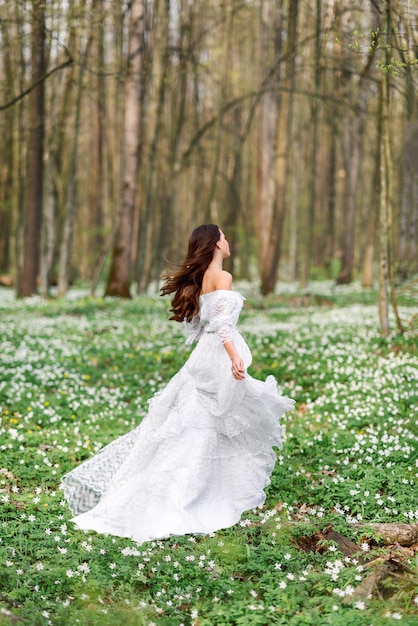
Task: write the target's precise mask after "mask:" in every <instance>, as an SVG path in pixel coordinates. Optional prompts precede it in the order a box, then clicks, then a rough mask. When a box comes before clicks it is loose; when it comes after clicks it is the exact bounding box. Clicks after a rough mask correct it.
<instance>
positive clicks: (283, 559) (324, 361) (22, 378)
mask: <svg viewBox="0 0 418 626" xmlns="http://www.w3.org/2000/svg"><path fill="white" fill-rule="evenodd" d="M242 287H243V291H244V292H245V293H246V295H247V302H246V306H245V309H244V312H243V315H242V318H241V326H240V328H241V330H242V332H243V334H244V335H245V337H246V339H247V340H248V343H249V344H250V346H251V348H252V352H253V366H252V372H251V373H252V374H253V375H254V376H255V377H257V378H264V377H265V376H266V375H267V374H270V373H272V374H274V375H275V376H276V378H277V380H278V382H279V387H280V390H281V392H282V393H283V394H284V395H288V396H291V397H293V398H295V400H296V409H295V411H294V412H292V413H290V414H288V415H287V416H286V418H285V426H286V432H287V437H286V443H285V446H284V449H283V450H282V451H278V453H277V464H276V467H275V470H274V473H273V475H272V481H271V484H270V486H269V488H268V489H267V500H266V504H265V506H264V508H263V509H262V510H257V511H250V512H248V513H246V514H245V515H244V516H243V518H242V520H241V523H240V524H239V525H237V526H235V527H233V528H231V529H227V530H223V531H219V532H217V533H216V534H215V535H213V536H208V537H203V538H202V537H190V536H188V537H172V538H171V539H168V540H165V541H158V542H150V543H146V544H143V545H141V546H137V545H136V544H135V543H134V542H132V541H130V540H128V539H121V538H114V537H110V536H103V535H98V534H95V533H84V532H82V531H79V530H77V529H75V528H74V527H73V525H72V524H71V523H70V522H69V519H70V517H71V514H70V512H69V510H68V508H67V506H66V503H65V502H64V501H63V497H62V492H60V491H59V490H58V486H59V481H60V477H61V476H62V475H63V474H64V473H65V472H67V471H68V470H70V469H71V468H72V467H74V466H75V465H76V464H77V463H79V462H81V461H82V460H83V459H86V458H88V457H89V456H90V455H92V454H94V453H96V452H97V451H98V450H99V449H100V448H101V447H102V446H103V445H105V444H106V443H108V442H110V441H111V440H112V439H114V438H115V437H117V436H118V435H121V434H124V433H125V432H127V431H128V430H130V429H131V428H132V427H133V426H134V425H136V424H137V423H138V422H139V421H140V420H141V419H142V417H143V416H144V415H145V413H146V411H147V401H148V399H149V398H150V397H152V395H153V394H154V393H155V392H156V391H158V389H159V388H161V387H162V386H163V385H164V384H165V382H167V381H168V380H169V378H170V377H171V376H172V375H173V374H174V373H175V372H176V371H177V370H178V368H179V367H181V365H182V364H183V363H184V361H185V360H186V358H187V356H188V354H189V351H190V349H189V348H188V347H187V346H185V345H184V343H183V335H182V329H181V326H180V325H176V324H174V323H172V322H168V321H167V318H168V313H167V312H168V302H167V301H165V300H162V299H158V298H156V297H153V296H141V297H139V298H136V299H134V300H132V301H130V302H122V301H118V300H116V299H113V300H104V299H102V298H88V297H86V296H85V294H84V293H83V292H82V291H81V292H76V291H75V290H74V291H72V292H70V294H69V297H68V298H67V299H65V300H54V299H51V300H50V301H42V300H41V299H39V298H31V299H28V300H22V301H15V299H14V297H13V295H12V294H11V292H10V291H8V290H6V289H4V290H2V291H0V312H1V320H0V348H1V349H0V415H1V426H0V453H1V457H0V458H1V461H0V505H1V506H0V529H1V532H0V538H1V539H0V625H9V624H15V623H21V624H27V625H30V626H35V625H36V626H37V625H39V626H43V625H48V624H52V625H53V626H55V625H56V626H59V625H65V626H73V625H75V624H82V625H83V626H84V625H91V626H94V625H96V624H97V625H100V626H107V625H109V626H110V625H113V624H115V625H118V624H124V625H127V626H129V625H135V626H137V625H138V626H140V625H144V626H145V625H146V626H152V624H155V625H156V626H180V625H181V624H183V625H184V626H192V625H193V626H214V625H215V626H218V625H227V624H228V625H236V626H239V625H245V626H247V625H249V626H251V625H270V624H283V625H286V626H302V625H312V626H323V625H327V624H330V625H333V626H340V625H341V626H381V625H382V626H385V625H386V624H387V625H388V626H389V624H393V623H395V622H397V621H399V622H400V623H402V624H407V625H410V626H412V625H413V624H416V623H417V620H418V606H417V604H418V596H417V592H416V587H417V575H418V560H417V556H416V554H414V551H413V550H411V549H398V550H395V552H394V553H393V555H394V557H396V559H398V561H399V562H401V563H402V564H403V566H404V568H405V574H404V575H403V576H402V578H400V577H396V576H394V577H392V578H391V579H390V580H389V581H388V586H387V589H386V588H385V589H381V590H380V591H381V596H382V597H380V598H379V597H371V598H370V599H368V600H366V601H365V602H362V601H360V602H352V603H350V602H347V599H348V598H349V597H350V593H351V592H352V591H353V590H354V589H355V588H357V587H358V586H359V585H360V584H361V581H362V580H364V578H365V577H366V575H367V574H368V572H369V571H370V567H369V565H368V560H369V559H372V558H378V557H379V556H381V555H385V554H386V553H387V548H385V547H384V546H383V544H382V543H381V542H380V541H379V539H378V538H376V537H374V536H373V533H372V532H371V531H370V532H368V531H367V530H365V528H364V527H362V528H360V527H359V525H360V524H364V523H367V522H393V523H398V522H404V523H416V522H417V518H418V506H417V505H418V502H417V500H418V497H417V489H416V486H417V472H418V461H417V452H416V451H417V439H418V433H417V429H416V412H417V378H418V353H417V345H418V340H417V332H416V326H415V322H414V319H416V318H414V317H413V316H414V315H416V314H417V311H418V307H417V297H416V296H417V291H416V285H414V283H411V284H409V285H408V286H407V287H406V288H405V289H403V290H400V294H399V296H400V304H401V315H402V318H403V321H404V323H405V327H406V328H407V332H406V333H405V334H404V335H397V334H395V333H394V334H393V335H392V336H391V337H389V338H388V339H385V340H383V339H382V338H381V337H380V334H379V328H378V316H377V306H376V294H375V292H373V291H370V292H362V291H361V290H359V289H357V288H356V287H355V286H354V287H351V288H338V289H334V288H333V287H332V286H330V285H328V284H326V283H318V284H314V285H312V286H311V289H310V292H309V294H307V293H306V292H305V293H301V292H299V291H298V290H297V289H294V288H290V287H286V288H285V287H283V288H282V289H281V290H280V292H279V293H277V294H276V295H275V296H274V297H270V298H267V299H264V300H260V298H259V297H258V296H257V295H256V294H255V293H254V292H253V291H252V290H251V287H250V286H248V285H244V286H242ZM392 326H393V327H394V323H393V320H392ZM330 526H332V528H333V530H334V531H337V532H339V533H340V534H342V535H344V537H346V538H348V539H351V540H352V541H355V542H356V543H357V544H358V545H360V546H361V548H362V550H361V551H360V552H359V554H357V555H353V556H350V557H345V556H344V555H343V554H342V553H341V552H340V551H339V549H338V545H336V544H335V543H334V542H332V541H324V542H322V543H321V544H320V545H319V544H318V546H317V547H316V549H314V548H312V550H304V549H302V546H303V545H306V541H305V543H304V542H303V541H302V538H305V539H306V538H307V537H311V536H312V535H313V534H314V533H318V532H321V531H324V530H325V529H326V528H329V527H330ZM382 598H383V599H382Z"/></svg>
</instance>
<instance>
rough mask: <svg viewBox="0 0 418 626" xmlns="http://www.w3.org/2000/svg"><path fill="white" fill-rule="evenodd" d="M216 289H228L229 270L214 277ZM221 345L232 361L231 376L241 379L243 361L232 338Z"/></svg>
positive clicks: (229, 286) (243, 373)
mask: <svg viewBox="0 0 418 626" xmlns="http://www.w3.org/2000/svg"><path fill="white" fill-rule="evenodd" d="M215 286H216V289H226V290H227V291H229V290H230V289H231V287H232V276H231V274H230V273H229V272H226V271H224V270H222V272H219V273H218V276H217V277H216V284H215ZM223 346H224V348H225V350H226V351H227V353H228V356H229V358H230V359H231V362H232V376H233V377H234V378H235V379H236V380H243V379H244V378H245V369H244V361H243V360H242V358H241V356H240V355H239V354H238V352H237V350H236V348H235V346H234V342H233V341H232V340H229V341H225V342H223Z"/></svg>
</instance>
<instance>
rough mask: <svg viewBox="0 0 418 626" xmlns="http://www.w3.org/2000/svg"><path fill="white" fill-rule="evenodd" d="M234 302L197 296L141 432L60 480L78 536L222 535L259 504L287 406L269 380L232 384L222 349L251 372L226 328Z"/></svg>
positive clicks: (224, 294)
mask: <svg viewBox="0 0 418 626" xmlns="http://www.w3.org/2000/svg"><path fill="white" fill-rule="evenodd" d="M243 300H244V298H243V297H242V296H241V295H240V294H239V293H237V292H235V291H228V290H217V291H213V292H210V293H207V294H204V295H202V296H201V297H200V316H199V317H195V318H194V319H193V321H192V322H191V323H186V324H185V326H186V330H187V332H188V335H189V337H188V340H187V342H188V343H192V341H193V340H197V346H196V347H195V349H194V350H193V351H192V353H191V355H190V357H189V359H188V360H187V362H186V363H185V365H184V366H183V367H182V368H181V369H180V371H179V372H178V373H177V374H176V375H175V376H174V377H173V378H172V379H171V380H170V382H169V383H168V384H167V385H166V387H164V389H163V390H162V391H160V392H158V393H157V394H156V395H155V396H154V397H153V399H152V400H151V401H150V405H149V411H148V413H147V415H146V416H145V417H144V419H143V420H142V422H141V424H140V425H139V426H138V427H137V428H135V429H134V430H133V431H131V432H129V433H128V434H126V435H123V436H121V437H119V438H118V439H116V440H115V441H113V442H112V443H110V444H109V445H107V446H106V447H105V448H103V450H101V451H100V452H99V453H98V454H97V455H95V456H94V457H92V458H91V459H88V460H87V461H85V462H84V463H82V464H81V465H79V466H78V467H76V468H75V469H74V470H72V471H71V472H69V473H68V474H66V475H65V476H64V477H63V479H62V484H61V487H62V488H63V489H64V494H65V497H66V499H67V500H68V503H69V506H70V509H71V511H72V512H73V513H74V514H75V516H76V517H74V518H73V519H72V521H73V522H75V523H76V525H77V526H78V527H79V528H82V529H85V530H95V531H97V532H100V533H109V534H112V535H117V536H121V537H130V538H132V539H133V540H135V541H136V542H138V543H142V542H144V541H147V540H151V539H156V538H164V537H168V536H169V535H185V534H187V533H193V534H207V533H211V532H213V531H216V530H218V529H221V528H227V527H229V526H232V525H234V524H236V523H237V522H238V521H239V520H240V517H241V514H242V513H243V512H244V511H246V510H248V509H252V508H255V507H258V506H260V505H262V504H263V502H264V500H265V494H264V491H263V489H264V488H265V487H266V486H267V485H268V484H269V482H270V476H271V472H272V471H273V467H274V463H275V459H276V456H275V452H274V450H273V446H278V447H281V445H282V444H281V427H280V423H279V421H280V416H281V415H282V414H283V413H284V412H285V411H289V410H291V409H292V408H293V405H294V401H293V400H291V399H289V398H286V397H283V396H280V395H279V394H278V391H277V385H276V381H275V379H274V378H273V376H269V377H268V378H267V380H266V381H265V382H263V381H261V380H256V379H254V378H252V377H251V376H250V375H249V374H248V373H246V376H245V379H244V380H243V381H238V380H235V379H234V378H233V377H232V373H231V361H230V358H229V356H228V354H227V352H226V350H225V348H224V347H223V345H222V344H223V343H224V342H226V341H228V340H230V339H232V340H233V342H234V344H235V347H236V349H237V351H238V353H239V354H240V355H241V356H242V358H243V360H244V363H245V367H246V368H247V367H248V366H249V365H250V363H251V353H250V350H249V348H248V346H247V344H246V343H245V341H244V339H243V337H242V336H241V335H240V333H239V332H238V330H237V328H236V324H237V321H238V317H239V314H240V311H241V309H242V306H243Z"/></svg>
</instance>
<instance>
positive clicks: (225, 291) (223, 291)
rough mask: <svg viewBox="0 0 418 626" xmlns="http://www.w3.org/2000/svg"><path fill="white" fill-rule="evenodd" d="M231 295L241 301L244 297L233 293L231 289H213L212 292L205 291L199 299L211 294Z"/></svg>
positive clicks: (236, 292) (235, 292)
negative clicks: (234, 295)
mask: <svg viewBox="0 0 418 626" xmlns="http://www.w3.org/2000/svg"><path fill="white" fill-rule="evenodd" d="M219 292H222V293H233V294H236V295H237V296H239V297H240V298H242V299H243V300H244V299H245V298H244V296H242V295H241V294H240V293H238V291H234V290H233V289H214V290H213V291H207V292H206V293H201V294H200V297H201V298H203V296H210V295H211V294H213V293H219Z"/></svg>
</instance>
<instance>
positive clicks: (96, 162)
mask: <svg viewBox="0 0 418 626" xmlns="http://www.w3.org/2000/svg"><path fill="white" fill-rule="evenodd" d="M97 4H98V7H97V13H96V16H97V21H98V26H97V30H98V32H97V42H96V47H97V62H98V73H97V95H96V101H95V103H94V130H93V163H92V183H91V197H90V211H89V232H90V249H91V251H92V256H91V258H90V262H92V261H93V258H94V257H95V256H98V254H99V252H100V250H101V249H102V246H103V243H104V239H103V196H104V137H105V119H106V87H105V78H104V67H105V49H104V47H105V32H104V20H105V11H104V2H103V0H98V2H97ZM93 255H94V256H93ZM90 277H91V273H90Z"/></svg>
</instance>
